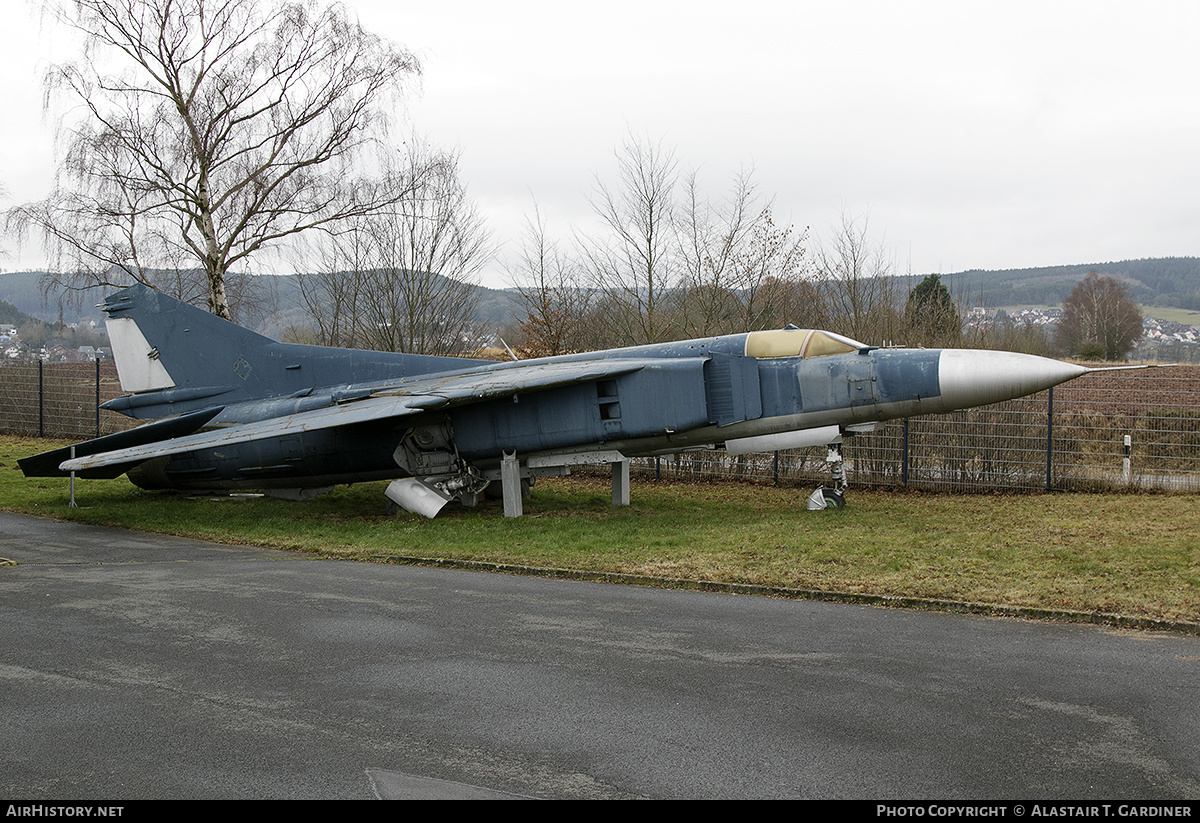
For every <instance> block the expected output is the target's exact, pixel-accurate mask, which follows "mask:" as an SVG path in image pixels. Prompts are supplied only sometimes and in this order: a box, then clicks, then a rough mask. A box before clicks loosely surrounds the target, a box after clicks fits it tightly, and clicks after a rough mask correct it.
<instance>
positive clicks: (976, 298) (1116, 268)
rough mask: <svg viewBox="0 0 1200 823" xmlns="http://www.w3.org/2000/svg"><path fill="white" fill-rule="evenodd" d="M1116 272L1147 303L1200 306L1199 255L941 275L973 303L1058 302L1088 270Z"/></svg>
mask: <svg viewBox="0 0 1200 823" xmlns="http://www.w3.org/2000/svg"><path fill="white" fill-rule="evenodd" d="M1093 271H1094V272H1098V273H1100V274H1106V275H1110V276H1112V277H1116V278H1117V279H1118V280H1121V281H1123V282H1125V283H1127V284H1128V285H1129V296H1130V297H1132V298H1133V299H1134V300H1136V301H1137V302H1138V303H1140V304H1142V305H1143V306H1163V307H1172V308H1179V309H1188V310H1190V311H1198V310H1200V257H1163V258H1157V259H1150V260H1123V261H1120V262H1116V263H1081V264H1079V265H1074V266H1046V267H1043V268H1036V269H1006V270H1004V271H983V270H981V269H974V270H971V271H964V272H957V273H955V274H947V275H942V281H943V282H944V283H946V285H947V286H948V287H949V288H950V290H951V292H952V293H953V294H954V295H956V296H957V297H958V298H959V299H961V300H963V301H964V302H966V303H969V304H970V305H972V306H986V307H993V308H994V307H997V306H1058V305H1061V304H1062V302H1063V300H1065V299H1066V298H1067V295H1069V294H1070V293H1071V289H1073V288H1074V287H1075V284H1076V283H1077V282H1078V281H1079V280H1082V279H1083V278H1084V277H1085V276H1086V275H1087V274H1088V272H1093Z"/></svg>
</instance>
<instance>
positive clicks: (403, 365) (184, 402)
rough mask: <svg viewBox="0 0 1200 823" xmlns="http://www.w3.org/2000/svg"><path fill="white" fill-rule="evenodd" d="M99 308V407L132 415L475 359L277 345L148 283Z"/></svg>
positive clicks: (463, 364)
mask: <svg viewBox="0 0 1200 823" xmlns="http://www.w3.org/2000/svg"><path fill="white" fill-rule="evenodd" d="M101 308H102V309H103V310H104V311H105V312H106V313H107V314H108V331H109V338H110V342H111V343H112V348H113V357H114V359H115V360H116V362H117V374H118V376H119V377H120V380H121V388H122V389H123V390H125V391H126V392H130V394H131V396H127V397H120V398H117V399H116V400H111V401H109V402H108V403H106V404H104V407H105V408H107V409H111V410H113V411H118V412H121V413H122V414H127V415H129V416H131V417H137V418H157V417H165V416H168V415H173V414H180V413H186V412H190V411H195V410H198V409H202V408H207V407H211V406H214V405H230V404H233V403H241V402H245V401H250V400H258V399H263V398H274V397H297V398H299V397H304V396H306V395H307V394H308V393H310V392H312V391H313V389H314V388H317V387H336V386H346V385H349V384H354V383H366V382H374V381H380V380H386V379H389V378H394V377H405V376H411V375H418V374H426V373H429V372H436V371H452V370H455V369H463V368H467V367H469V366H471V365H472V364H474V363H476V362H479V361H472V360H465V359H462V358H456V357H430V356H425V355H416V354H400V353H393V352H372V351H362V350H358V349H331V348H326V347H323V346H301V345H294V344H287V343H277V342H275V341H274V340H271V339H270V338H267V337H264V336H262V335H260V334H256V333H255V332H252V331H250V330H249V329H245V328H242V327H241V326H238V325H236V324H234V323H230V322H228V321H226V320H223V319H221V318H219V317H217V316H216V315H213V314H210V313H208V312H206V311H203V310H202V309H198V308H196V307H194V306H189V305H188V304H186V303H182V302H180V301H178V300H175V299H174V298H171V297H168V296H167V295H165V294H163V293H161V292H158V291H155V290H154V289H151V288H149V287H147V286H142V285H135V286H130V287H129V288H127V289H123V290H122V291H119V292H117V293H116V294H113V295H110V296H109V297H108V298H107V299H106V300H105V301H104V303H103V304H102V305H101Z"/></svg>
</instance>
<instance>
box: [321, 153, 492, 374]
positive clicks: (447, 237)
mask: <svg viewBox="0 0 1200 823" xmlns="http://www.w3.org/2000/svg"><path fill="white" fill-rule="evenodd" d="M384 179H385V180H387V181H390V182H391V185H392V186H393V187H394V189H395V190H396V191H398V192H402V193H403V199H399V200H397V202H396V206H395V207H394V208H393V209H391V210H390V211H387V212H380V211H376V212H375V213H373V214H371V215H366V216H358V217H354V218H351V219H350V220H348V221H344V222H343V223H342V224H340V225H338V226H337V227H336V231H332V229H333V227H331V231H330V233H329V234H328V237H327V241H326V242H325V243H324V244H323V248H322V250H321V257H320V259H321V261H322V265H321V270H320V271H318V272H316V273H313V274H306V275H301V277H300V282H301V293H302V295H303V297H304V300H305V303H306V305H307V306H308V309H309V312H310V314H311V315H312V316H313V318H314V320H315V321H316V323H317V325H318V331H319V333H320V336H321V339H322V341H323V342H324V343H325V344H327V345H337V346H353V347H359V348H369V349H376V350H380V351H402V352H409V353H412V354H441V355H454V354H462V353H464V352H465V351H468V350H471V349H474V348H477V347H478V343H479V333H480V330H479V329H478V328H477V323H476V320H475V314H476V309H477V307H478V304H479V292H478V287H477V286H476V284H475V282H474V278H475V276H476V275H477V274H478V272H479V270H480V268H481V267H482V266H483V265H484V264H485V263H486V262H487V260H488V258H489V256H490V253H491V246H490V237H489V234H488V232H487V229H486V227H485V225H484V223H483V219H482V217H481V216H480V214H479V212H478V210H477V209H476V207H475V205H474V203H473V202H472V201H471V200H470V198H469V197H468V196H467V191H466V188H465V186H464V185H463V184H462V183H461V181H460V180H459V176H458V155H457V154H454V153H450V154H445V153H437V152H434V151H432V150H431V149H429V148H428V146H426V145H425V144H423V143H421V142H418V141H414V142H412V143H410V149H409V152H408V154H407V156H406V158H405V164H404V165H403V166H401V167H399V168H396V169H394V170H393V171H391V172H390V173H389V174H387V175H386V177H385V178H384Z"/></svg>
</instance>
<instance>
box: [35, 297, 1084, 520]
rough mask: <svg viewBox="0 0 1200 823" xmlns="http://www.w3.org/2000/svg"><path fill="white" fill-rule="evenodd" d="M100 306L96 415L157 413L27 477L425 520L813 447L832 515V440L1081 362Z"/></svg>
mask: <svg viewBox="0 0 1200 823" xmlns="http://www.w3.org/2000/svg"><path fill="white" fill-rule="evenodd" d="M101 308H103V310H104V311H105V312H106V313H107V314H108V333H109V338H110V340H111V343H112V349H113V354H114V359H115V360H116V363H117V371H118V374H119V376H120V381H121V387H122V389H123V390H124V391H126V392H128V394H127V395H125V396H123V397H119V398H117V399H115V400H110V401H108V402H107V403H105V404H104V408H107V409H111V410H113V411H117V412H120V413H122V414H125V415H128V416H130V417H134V418H138V419H148V420H154V421H156V422H152V423H149V424H147V425H143V426H141V427H139V428H135V429H131V430H129V431H125V432H121V433H118V434H112V435H107V436H105V437H100V438H97V439H95V440H89V441H87V442H85V443H80V444H77V445H75V446H70V447H67V448H62V449H56V450H54V451H50V452H45V453H43V454H39V455H35V456H32V457H27V458H25V459H23V460H21V461H19V462H20V466H21V468H22V470H23V471H24V472H25V474H26V475H27V476H39V477H45V476H68V475H71V474H74V475H78V476H80V477H84V478H89V477H105V478H111V477H117V476H119V475H121V474H127V475H128V476H129V479H130V480H131V481H133V482H134V483H135V484H137V485H138V486H141V487H143V488H147V489H181V490H195V491H214V490H224V491H230V490H238V489H261V490H264V491H267V493H269V494H271V493H273V494H276V495H281V496H290V497H293V498H297V499H303V498H305V497H309V496H312V495H314V494H316V493H319V492H321V491H326V490H328V489H329V488H330V487H332V486H334V485H336V484H341V483H354V482H362V481H367V480H391V481H392V483H391V484H390V485H389V486H388V488H387V492H386V494H387V496H388V498H389V499H391V500H392V501H393V502H394V503H395V504H397V505H399V506H401V507H403V508H405V509H407V510H409V511H413V512H418V513H421V514H424V515H426V516H428V517H433V516H434V515H436V514H437V512H438V511H440V510H441V508H442V507H443V506H444V505H445V504H446V503H447V502H449V501H451V500H454V499H457V500H459V501H460V502H462V503H464V504H466V505H474V504H475V503H476V501H477V500H478V499H479V496H480V495H481V494H482V493H483V492H484V490H485V489H486V488H487V487H488V486H489V485H492V484H494V483H499V486H500V490H501V492H502V496H503V498H504V507H505V514H506V515H508V516H516V515H519V514H520V513H521V505H522V504H521V489H522V484H524V485H525V486H526V488H527V487H528V483H529V482H530V480H531V479H532V478H534V477H537V476H543V475H550V474H566V473H569V471H570V467H571V466H572V465H579V464H585V463H593V464H606V463H607V464H611V465H612V467H613V502H614V503H628V502H629V458H631V457H645V456H655V455H673V454H678V453H680V452H685V451H693V450H699V449H714V448H721V447H723V448H724V449H725V451H727V452H729V453H731V454H747V453H754V452H767V451H774V450H777V449H790V448H800V447H806V446H826V447H828V448H829V460H830V463H831V467H832V475H833V485H832V486H831V487H822V488H819V489H817V491H816V492H815V493H814V494H813V496H812V497H811V498H810V501H809V507H810V508H824V507H826V506H830V507H840V506H842V505H843V504H844V497H843V493H844V491H845V473H844V471H843V470H842V464H841V443H842V441H843V438H845V437H848V436H851V435H853V434H854V433H856V432H864V431H869V430H871V429H872V428H873V427H874V425H875V424H876V423H877V422H879V421H883V420H890V419H895V418H901V417H908V416H913V415H921V414H931V413H940V412H948V411H953V410H955V409H965V408H969V407H972V406H982V405H986V404H989V403H996V402H999V401H1002V400H1008V399H1010V398H1014V397H1021V396H1023V395H1027V394H1033V393H1035V392H1038V391H1041V390H1043V389H1046V388H1049V387H1050V386H1054V385H1057V384H1059V383H1062V382H1064V381H1067V380H1070V379H1072V378H1074V377H1078V376H1080V375H1082V374H1085V373H1087V372H1089V371H1092V369H1088V368H1086V367H1083V366H1078V365H1074V364H1071V363H1063V362H1060V361H1057V360H1050V359H1047V358H1043V357H1035V356H1033V355H1026V354H1016V353H1012V352H996V351H982V350H960V349H903V348H879V347H876V346H869V345H865V344H863V343H859V342H856V341H854V340H850V339H848V338H846V337H843V336H841V335H838V334H835V333H832V332H827V331H820V330H813V329H797V328H794V327H788V328H786V329H781V330H777V331H755V332H748V333H745V334H734V335H726V336H721V337H708V338H701V339H697V340H685V341H681V342H675V343H657V344H651V345H645V346H634V347H631V348H623V349H610V350H607V351H598V352H590V353H585V354H571V355H562V356H558V357H545V358H539V359H536V360H523V361H514V362H493V361H487V360H470V359H462V358H454V357H432V356H424V355H414V354H398V353H385V352H373V351H360V350H352V349H335V348H326V347H322V346H304V345H292V344H285V343H276V342H275V341H273V340H270V339H268V338H266V337H263V336H261V335H258V334H255V333H254V332H251V331H249V330H248V329H244V328H242V327H240V326H237V325H234V324H232V323H229V322H226V321H225V320H222V319H220V318H218V317H216V316H215V315H212V314H209V313H208V312H205V311H202V310H200V309H197V308H194V307H192V306H189V305H187V304H185V303H181V302H179V301H177V300H174V299H172V298H170V297H168V296H166V295H164V294H162V293H160V292H157V291H154V290H153V289H150V288H147V287H145V286H132V287H130V288H127V289H125V290H123V291H120V292H117V293H116V294H114V295H111V296H110V297H108V298H107V299H106V300H105V302H104V303H103V304H101ZM493 488H495V487H494V486H493Z"/></svg>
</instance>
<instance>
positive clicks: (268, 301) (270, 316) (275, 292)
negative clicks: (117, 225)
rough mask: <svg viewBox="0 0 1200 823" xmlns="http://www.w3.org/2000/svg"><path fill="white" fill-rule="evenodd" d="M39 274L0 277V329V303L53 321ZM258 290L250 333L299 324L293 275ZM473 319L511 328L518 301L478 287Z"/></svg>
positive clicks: (74, 312)
mask: <svg viewBox="0 0 1200 823" xmlns="http://www.w3.org/2000/svg"><path fill="white" fill-rule="evenodd" d="M43 274H44V272H40V271H33V272H12V273H8V274H0V323H13V324H16V325H19V324H20V322H21V321H18V320H8V319H5V316H4V302H3V301H7V303H8V304H11V305H12V307H13V308H14V310H16V311H18V312H23V313H24V314H25V315H29V316H31V317H35V318H38V319H41V320H46V321H48V322H57V321H58V319H59V311H60V306H59V301H58V299H57V297H51V298H50V299H49V300H47V299H46V297H45V296H43V294H42V290H41V286H40V285H39V280H40V279H41V277H42V276H43ZM258 280H259V282H260V283H261V284H262V285H263V287H264V289H263V291H264V293H265V295H264V299H263V300H262V301H261V302H262V303H263V306H264V312H263V313H262V316H260V317H258V318H256V320H255V321H254V322H253V323H252V324H250V325H253V326H255V330H256V331H258V332H260V333H261V334H265V335H267V336H268V337H273V338H276V339H277V338H278V337H279V335H280V334H282V332H283V331H284V330H285V329H286V328H287V327H288V326H289V325H292V324H302V323H304V322H305V318H306V312H305V308H304V303H303V300H302V299H301V297H300V288H299V286H298V281H297V279H296V276H295V275H280V276H264V277H262V278H259V279H258ZM113 291H115V289H112V288H102V289H88V290H87V291H83V292H78V293H75V294H73V295H70V296H69V297H68V298H67V299H64V300H63V301H62V307H61V311H62V319H63V321H64V322H66V323H78V322H86V321H88V320H96V321H102V320H104V313H103V312H102V311H100V310H99V309H98V308H96V304H97V303H100V302H101V301H102V300H103V299H104V297H105V296H106V295H108V294H110V293H111V292H113ZM479 291H480V295H479V312H478V319H479V321H480V322H481V323H484V324H487V325H489V326H491V327H492V328H494V329H497V330H498V329H502V328H504V327H505V326H506V325H511V324H512V323H515V322H516V318H517V314H518V309H519V306H520V299H519V298H518V297H517V295H516V293H515V292H514V291H512V290H510V289H489V288H486V287H484V286H480V287H479Z"/></svg>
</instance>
